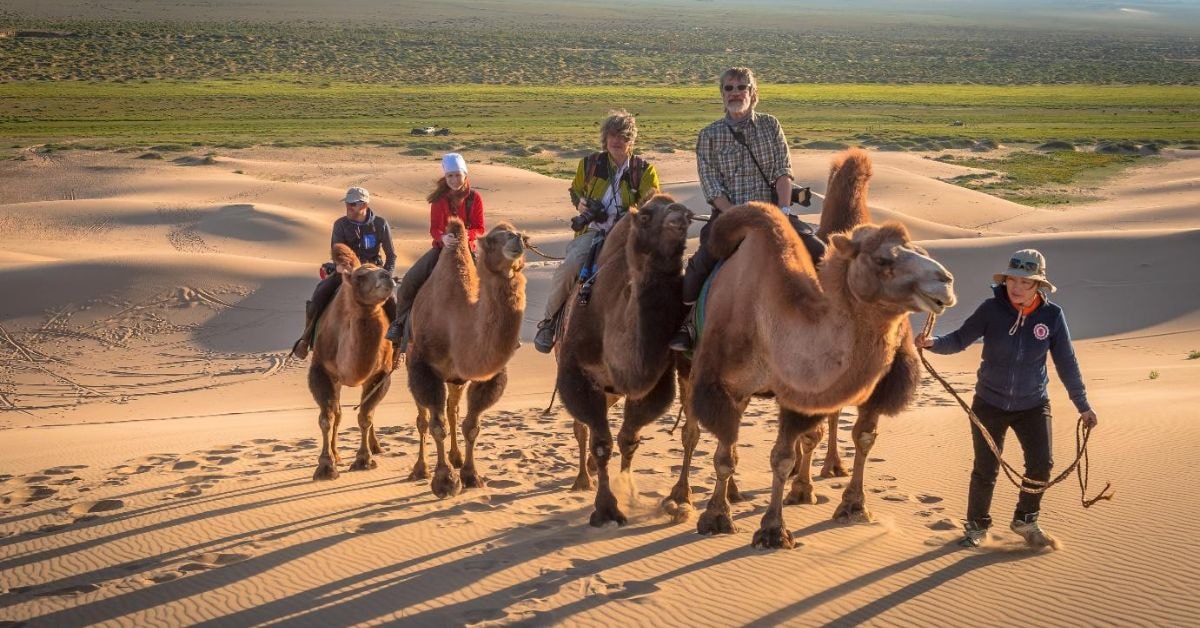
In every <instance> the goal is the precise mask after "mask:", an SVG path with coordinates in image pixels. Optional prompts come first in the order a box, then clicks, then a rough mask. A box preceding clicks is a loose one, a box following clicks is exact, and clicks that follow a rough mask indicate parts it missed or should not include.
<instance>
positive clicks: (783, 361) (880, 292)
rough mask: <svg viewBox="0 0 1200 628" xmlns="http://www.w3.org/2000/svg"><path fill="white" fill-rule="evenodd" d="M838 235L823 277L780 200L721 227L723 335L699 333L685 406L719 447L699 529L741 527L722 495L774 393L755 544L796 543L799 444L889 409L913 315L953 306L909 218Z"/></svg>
mask: <svg viewBox="0 0 1200 628" xmlns="http://www.w3.org/2000/svg"><path fill="white" fill-rule="evenodd" d="M864 157H865V156H864ZM856 159H857V158H856ZM847 165H848V164H847ZM831 241H832V243H833V247H832V250H831V251H830V252H829V253H828V254H827V257H826V259H825V261H824V262H823V264H822V268H821V271H820V272H819V273H818V272H817V271H816V270H815V268H814V266H813V263H812V260H811V259H810V258H809V256H808V254H807V252H806V250H805V248H804V246H803V244H802V243H801V242H800V239H799V238H798V237H797V236H796V234H795V232H794V231H793V230H792V228H791V227H790V225H789V224H788V223H787V221H786V219H785V218H784V216H783V215H782V214H781V213H780V212H779V211H778V209H776V208H775V207H773V206H770V205H766V204H762V203H750V204H747V205H742V206H739V207H736V208H733V209H731V210H729V211H728V212H726V213H725V214H724V215H722V217H721V219H720V220H719V221H718V222H717V223H716V224H715V225H714V226H713V233H712V239H711V240H710V242H709V245H710V246H712V248H713V252H714V253H716V254H717V255H718V256H719V257H722V258H726V261H725V263H724V265H723V267H722V269H721V270H720V271H719V272H718V273H717V275H716V277H715V278H714V279H713V281H712V284H711V286H710V287H709V300H708V306H707V307H708V313H707V326H708V328H709V329H719V330H721V333H719V334H718V333H709V334H707V335H705V336H703V337H702V339H701V342H700V343H699V345H698V346H697V349H696V352H695V354H694V360H693V363H692V370H691V376H690V378H689V381H688V385H689V388H690V393H691V394H690V395H689V398H688V407H689V410H690V412H692V413H694V414H695V415H696V417H697V419H698V420H699V422H700V424H701V425H703V426H704V427H705V428H707V429H708V430H710V431H711V432H713V433H714V434H715V435H716V437H717V440H718V443H719V444H718V446H717V451H716V454H715V456H714V465H715V467H716V475H717V481H716V486H715V488H714V490H713V493H712V498H711V499H710V500H709V503H708V507H707V509H706V510H705V512H704V513H703V514H702V515H701V516H700V518H699V520H698V522H697V530H698V531H699V532H700V533H702V534H712V533H718V532H720V533H730V532H733V531H734V528H733V521H732V518H731V517H730V514H729V503H728V500H727V492H726V491H727V484H728V481H729V478H730V477H731V476H732V474H733V472H734V469H735V467H736V464H737V455H736V451H735V449H734V447H735V446H736V443H737V434H738V428H739V425H740V421H741V415H742V412H743V411H744V410H745V408H746V405H747V404H748V402H749V399H750V397H751V395H755V394H764V393H767V394H771V395H774V396H775V398H776V401H777V402H778V404H779V407H780V415H779V434H778V438H777V440H776V444H775V447H774V449H773V450H772V452H771V466H772V469H773V471H774V479H773V482H772V486H771V502H770V504H769V505H768V507H767V512H766V514H765V515H764V516H763V520H762V523H761V526H760V529H759V530H758V531H757V532H756V533H755V535H754V539H753V544H754V545H756V546H764V547H792V545H793V541H792V538H791V533H790V532H789V531H788V530H787V528H786V527H785V525H784V522H783V510H782V506H783V492H784V484H785V482H786V481H787V480H788V478H789V477H790V475H791V474H792V472H793V470H794V469H795V467H796V439H797V438H799V437H800V435H801V434H803V433H804V432H807V431H809V430H810V429H812V428H813V427H814V426H816V425H817V424H818V423H820V421H822V420H823V419H825V415H828V414H830V413H834V412H836V411H838V410H840V408H842V407H843V406H846V405H865V404H867V403H868V402H869V401H871V400H872V398H873V397H876V395H875V393H876V392H879V397H877V398H876V399H875V401H876V403H877V404H878V405H879V406H880V407H881V408H889V409H890V408H891V407H893V406H894V403H895V402H894V400H893V399H883V397H886V396H888V395H890V394H893V393H895V392H896V391H898V390H900V391H902V389H903V388H904V386H903V385H902V384H903V382H902V381H899V380H901V379H903V377H899V378H897V381H891V378H888V379H885V375H887V374H888V373H889V371H890V370H891V369H892V366H893V363H895V357H896V355H897V353H898V352H899V351H900V350H901V345H902V344H903V343H904V342H905V340H904V335H905V319H906V318H907V315H908V314H909V313H910V312H918V311H925V312H933V313H940V312H942V311H943V310H944V309H945V308H946V307H949V306H951V305H953V304H954V300H955V297H954V291H953V278H952V277H951V276H950V273H948V272H947V271H946V269H945V268H944V267H943V266H942V265H941V264H939V263H937V262H936V261H934V260H933V259H931V258H930V257H929V256H928V255H927V254H926V253H925V251H924V250H923V249H921V248H920V247H919V246H917V245H915V244H913V243H912V241H911V238H910V237H909V235H908V231H907V230H906V229H905V228H904V226H903V225H900V224H898V223H889V224H885V225H882V226H877V225H861V226H859V227H857V228H855V229H854V230H853V231H852V232H851V233H850V234H849V235H844V234H834V235H833V236H832V238H831ZM748 304H749V306H748ZM747 310H749V311H747ZM901 375H903V374H901ZM863 416H864V417H865V416H867V415H866V413H864V414H863ZM872 416H874V417H875V418H877V416H878V415H877V414H874V415H872ZM861 420H862V418H860V421H861ZM867 428H869V429H867ZM854 437H855V439H856V445H857V451H856V459H855V477H856V480H855V481H852V482H851V485H850V486H848V487H847V489H846V494H845V495H844V496H843V504H842V506H839V510H854V509H856V508H857V509H858V510H862V502H863V497H862V482H861V478H862V471H863V469H862V467H863V465H864V464H865V459H866V455H867V452H869V450H870V448H871V445H872V443H873V442H874V425H870V426H866V425H864V426H863V429H859V428H858V427H856V429H855V435H854ZM860 460H861V461H862V463H860V462H859V461H860ZM805 472H807V469H806V470H805ZM855 504H857V505H855Z"/></svg>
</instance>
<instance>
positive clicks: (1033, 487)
mask: <svg viewBox="0 0 1200 628" xmlns="http://www.w3.org/2000/svg"><path fill="white" fill-rule="evenodd" d="M934 321H935V317H934V315H933V314H930V315H929V316H928V317H927V318H926V319H925V325H924V327H923V328H922V331H921V335H922V336H925V337H926V338H929V337H932V335H933V326H934ZM917 355H918V356H919V357H920V358H921V364H923V365H924V366H925V370H926V371H929V374H930V375H932V376H933V378H934V379H936V380H937V381H938V383H940V384H941V385H942V388H945V389H946V392H948V393H950V395H951V396H952V397H954V400H955V401H957V402H958V405H959V406H961V407H962V409H963V410H965V411H966V413H967V416H968V417H970V418H971V422H972V423H973V424H974V425H975V429H977V430H979V433H980V434H981V435H982V436H983V440H984V442H986V443H987V446H988V449H991V450H992V455H993V456H995V457H996V460H998V461H999V462H1000V468H1001V469H1003V470H1004V475H1005V477H1007V478H1008V480H1009V482H1012V483H1013V485H1014V486H1016V487H1017V488H1018V489H1020V491H1021V492H1023V493H1045V492H1046V490H1047V489H1049V488H1050V487H1051V486H1054V485H1055V484H1058V483H1059V482H1062V481H1063V480H1064V479H1066V477H1067V476H1068V475H1070V474H1071V472H1072V471H1077V472H1078V476H1079V493H1080V494H1079V501H1080V502H1081V503H1082V504H1083V507H1084V508H1089V507H1091V506H1092V505H1093V504H1095V503H1096V502H1098V501H1101V500H1111V499H1112V497H1113V492H1112V490H1111V487H1112V482H1108V483H1106V484H1105V485H1104V488H1103V489H1102V490H1101V491H1100V493H1098V494H1097V495H1096V496H1095V497H1092V498H1091V499H1088V497H1087V484H1088V478H1087V473H1088V459H1087V455H1088V454H1087V444H1088V438H1089V437H1090V436H1091V434H1092V428H1090V427H1085V426H1084V425H1083V419H1082V418H1081V419H1079V422H1078V423H1076V425H1075V460H1074V462H1072V463H1071V464H1070V466H1068V467H1067V468H1066V469H1064V470H1063V472H1062V473H1059V474H1058V475H1057V476H1055V477H1054V478H1053V479H1051V480H1049V481H1046V482H1043V481H1041V480H1034V479H1031V478H1027V477H1025V476H1024V475H1022V474H1021V473H1020V472H1019V471H1017V469H1016V468H1015V467H1013V466H1012V465H1011V464H1009V463H1008V461H1007V460H1005V459H1004V458H1003V456H1002V455H1001V451H1000V448H999V447H997V446H996V441H994V440H993V439H992V435H991V434H990V433H989V432H988V430H987V428H985V427H984V425H983V422H982V421H980V419H979V417H978V416H976V415H975V413H974V412H973V411H972V410H971V406H969V405H967V402H965V401H963V398H962V397H961V396H959V394H958V392H957V391H955V390H954V387H953V386H951V385H950V383H949V382H947V381H946V379H945V378H943V377H942V376H941V375H940V374H938V372H937V370H935V369H934V368H933V365H932V364H930V363H929V360H927V359H925V349H924V347H917ZM1081 460H1082V461H1083V464H1082V465H1081V464H1080V461H1081ZM1027 485H1028V486H1027Z"/></svg>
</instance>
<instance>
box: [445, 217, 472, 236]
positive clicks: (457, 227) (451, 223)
mask: <svg viewBox="0 0 1200 628" xmlns="http://www.w3.org/2000/svg"><path fill="white" fill-rule="evenodd" d="M446 233H453V234H454V235H455V236H458V238H459V239H460V240H461V239H462V237H463V236H464V235H466V233H467V227H466V225H464V224H463V221H462V220H459V219H458V218H456V217H454V216H451V217H450V219H449V220H447V221H446Z"/></svg>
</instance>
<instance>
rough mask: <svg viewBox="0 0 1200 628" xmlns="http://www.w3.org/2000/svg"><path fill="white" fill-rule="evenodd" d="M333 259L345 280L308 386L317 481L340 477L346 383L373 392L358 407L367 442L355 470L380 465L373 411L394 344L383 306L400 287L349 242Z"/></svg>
mask: <svg viewBox="0 0 1200 628" xmlns="http://www.w3.org/2000/svg"><path fill="white" fill-rule="evenodd" d="M333 260H334V262H336V263H337V272H339V273H341V274H342V285H341V286H340V287H339V288H338V292H337V296H335V297H334V299H333V302H332V303H330V304H329V306H328V307H327V308H325V312H324V314H322V316H321V320H320V322H319V323H317V339H316V343H315V344H314V345H313V361H312V366H310V367H309V369H308V389H309V391H311V392H312V396H313V399H315V400H316V402H317V407H318V408H320V409H321V415H320V419H319V423H320V425H321V456H320V458H318V462H317V470H316V472H314V473H313V479H314V480H332V479H335V478H337V476H338V470H337V465H339V464H341V457H340V456H339V455H338V451H337V431H338V425H339V424H340V423H341V421H342V408H341V402H340V399H339V397H340V393H341V387H342V386H362V387H363V394H364V395H369V396H368V397H367V398H365V399H363V401H362V404H361V405H360V406H359V411H358V429H359V431H360V432H361V435H362V442H361V444H360V445H359V448H358V454H357V455H356V456H355V458H354V463H353V464H351V465H350V470H351V471H359V470H363V469H374V468H375V467H376V464H377V463H376V462H375V459H374V458H372V457H371V455H372V454H377V453H379V452H380V448H379V439H378V438H376V437H375V424H374V416H373V415H374V412H375V408H376V406H378V405H379V402H381V401H383V398H384V396H386V395H387V391H388V386H389V385H390V382H391V378H390V377H389V375H390V374H391V370H392V343H390V342H386V341H385V340H384V337H383V336H384V334H385V333H386V332H387V327H388V316H387V314H385V313H384V310H383V306H384V302H385V301H387V299H388V297H390V296H391V295H392V291H393V290H395V288H396V284H395V281H394V280H393V279H392V274H391V273H390V272H388V271H386V270H384V269H382V268H379V267H378V266H375V265H374V264H359V261H358V257H357V256H356V255H355V254H354V251H352V250H351V249H350V247H348V246H346V245H344V244H336V245H334V247H333ZM372 391H373V392H372Z"/></svg>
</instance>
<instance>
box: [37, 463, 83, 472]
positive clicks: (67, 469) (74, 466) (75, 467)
mask: <svg viewBox="0 0 1200 628" xmlns="http://www.w3.org/2000/svg"><path fill="white" fill-rule="evenodd" d="M86 468H87V465H86V464H69V465H63V466H61V467H52V468H49V469H46V470H45V471H42V473H45V474H46V475H70V474H71V473H74V472H75V471H78V470H79V469H86Z"/></svg>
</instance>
